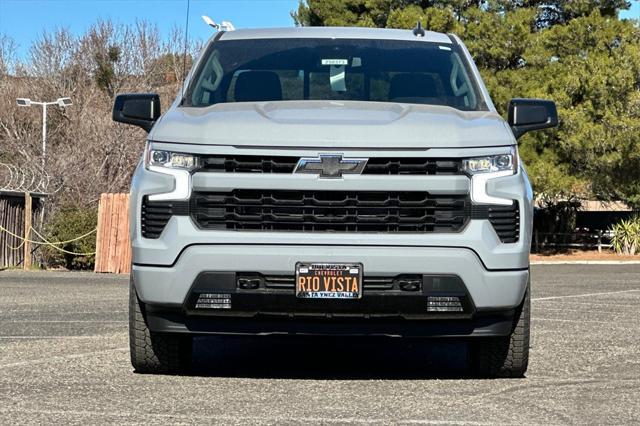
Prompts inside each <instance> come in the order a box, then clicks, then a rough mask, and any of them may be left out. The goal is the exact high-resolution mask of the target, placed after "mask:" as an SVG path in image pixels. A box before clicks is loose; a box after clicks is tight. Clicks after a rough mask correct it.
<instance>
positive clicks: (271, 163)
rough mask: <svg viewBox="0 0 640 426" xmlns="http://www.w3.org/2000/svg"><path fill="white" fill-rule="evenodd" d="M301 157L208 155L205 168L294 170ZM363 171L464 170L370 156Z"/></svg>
mask: <svg viewBox="0 0 640 426" xmlns="http://www.w3.org/2000/svg"><path fill="white" fill-rule="evenodd" d="M299 159H300V157H285V156H253V155H236V156H230V155H229V156H206V157H203V158H202V170H201V171H208V172H219V173H293V171H294V170H295V168H296V164H297V163H298V160H299ZM362 174H363V175H455V174H462V172H461V169H460V160H456V159H437V158H412V157H404V158H397V157H393V158H385V157H373V158H369V161H368V162H367V165H366V167H365V168H364V170H363V172H362Z"/></svg>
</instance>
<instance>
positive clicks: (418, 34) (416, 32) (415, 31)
mask: <svg viewBox="0 0 640 426" xmlns="http://www.w3.org/2000/svg"><path fill="white" fill-rule="evenodd" d="M424 34H425V32H424V30H423V29H422V22H421V21H418V23H417V24H416V27H415V28H414V29H413V35H414V36H416V37H424Z"/></svg>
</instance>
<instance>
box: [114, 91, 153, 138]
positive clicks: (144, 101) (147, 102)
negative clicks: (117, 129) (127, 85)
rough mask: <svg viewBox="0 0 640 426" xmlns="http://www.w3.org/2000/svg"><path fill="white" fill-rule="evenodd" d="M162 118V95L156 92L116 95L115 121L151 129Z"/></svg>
mask: <svg viewBox="0 0 640 426" xmlns="http://www.w3.org/2000/svg"><path fill="white" fill-rule="evenodd" d="M158 118H160V96H158V95H156V94H155V93H132V94H124V95H118V96H116V100H115V101H114V102H113V121H118V122H120V123H126V124H132V125H134V126H139V127H142V128H143V129H145V130H146V131H147V132H149V131H150V130H151V128H152V127H153V125H154V124H155V123H156V121H157V120H158Z"/></svg>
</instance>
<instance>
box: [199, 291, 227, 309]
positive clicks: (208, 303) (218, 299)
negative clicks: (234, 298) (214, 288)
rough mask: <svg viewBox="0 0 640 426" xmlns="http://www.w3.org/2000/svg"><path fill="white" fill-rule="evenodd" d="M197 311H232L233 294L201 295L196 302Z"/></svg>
mask: <svg viewBox="0 0 640 426" xmlns="http://www.w3.org/2000/svg"><path fill="white" fill-rule="evenodd" d="M196 309H231V294H229V293H201V294H200V295H198V300H197V301H196Z"/></svg>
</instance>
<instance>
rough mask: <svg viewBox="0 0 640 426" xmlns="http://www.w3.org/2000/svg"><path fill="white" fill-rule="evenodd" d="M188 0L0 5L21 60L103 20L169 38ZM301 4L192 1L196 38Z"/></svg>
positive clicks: (255, 23)
mask: <svg viewBox="0 0 640 426" xmlns="http://www.w3.org/2000/svg"><path fill="white" fill-rule="evenodd" d="M186 5H187V0H0V34H5V35H8V36H10V37H12V38H13V39H14V40H15V41H16V43H17V44H18V57H24V56H25V55H26V54H27V53H28V49H29V45H30V44H31V42H32V41H33V40H34V39H36V38H37V37H38V36H39V35H40V34H41V33H42V31H43V30H47V31H50V30H53V29H55V28H56V27H67V28H69V29H70V30H71V31H72V32H73V33H75V34H82V33H83V32H84V31H85V30H86V29H87V28H88V27H89V26H91V24H93V23H94V22H95V21H96V20H97V19H99V18H103V19H107V18H110V19H112V20H113V21H115V22H121V23H134V22H135V21H136V19H140V18H145V19H147V20H148V21H150V22H151V23H155V24H157V25H158V26H159V28H160V31H161V32H162V33H163V34H167V33H168V32H169V31H170V30H171V28H172V27H173V26H174V25H178V26H180V27H182V26H184V23H185V15H186ZM297 5H298V0H191V7H190V13H189V15H190V17H189V19H190V29H189V33H190V37H192V38H201V39H207V38H208V37H209V36H210V35H211V29H210V28H209V27H207V26H206V25H205V24H204V23H203V22H202V20H201V18H200V16H201V15H209V16H210V17H211V18H212V19H213V20H214V21H221V20H228V21H231V22H233V24H234V25H235V26H236V27H237V28H240V27H282V26H292V25H293V20H292V19H291V17H290V16H289V12H290V11H291V10H293V9H295V8H296V7H297ZM622 16H623V17H625V18H640V1H637V0H634V1H632V9H631V10H629V11H626V12H624V13H623V14H622Z"/></svg>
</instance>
